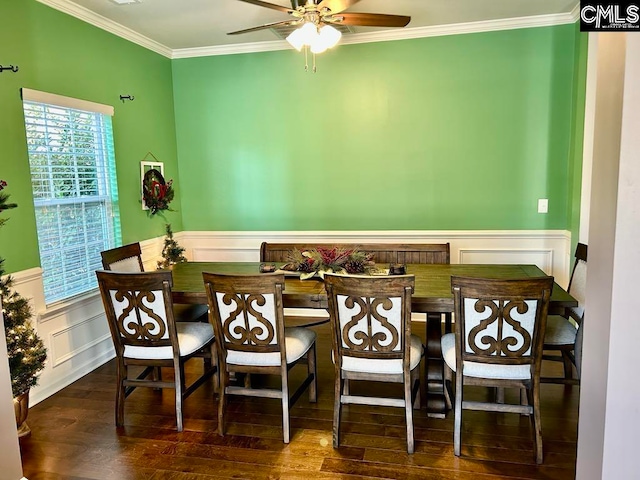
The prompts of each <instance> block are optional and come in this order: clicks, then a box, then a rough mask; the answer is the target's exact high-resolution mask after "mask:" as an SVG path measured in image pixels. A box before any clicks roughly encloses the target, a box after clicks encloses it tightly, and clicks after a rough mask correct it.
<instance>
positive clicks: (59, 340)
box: [12, 230, 571, 405]
mask: <svg viewBox="0 0 640 480" xmlns="http://www.w3.org/2000/svg"><path fill="white" fill-rule="evenodd" d="M175 239H176V240H177V241H178V243H179V244H180V245H181V246H182V247H184V248H185V249H186V252H185V254H186V256H187V258H188V259H189V260H192V261H254V262H257V261H258V260H259V258H260V244H261V243H262V242H263V241H266V242H282V243H301V242H308V243H354V244H358V243H445V242H449V243H450V245H451V263H526V264H536V265H538V266H539V267H540V268H541V269H542V270H543V271H545V272H546V273H547V274H549V275H553V276H554V277H555V278H556V281H557V282H558V283H559V284H560V285H562V286H566V285H567V282H568V278H569V266H570V262H571V252H570V248H571V246H570V245H571V238H570V233H569V232H567V231H557V230H544V231H439V232H431V231H373V232H370V231H367V232H179V233H177V234H175ZM140 243H141V247H142V257H143V263H144V265H145V269H146V270H154V269H155V268H156V261H157V260H158V259H159V258H160V254H161V251H162V245H163V237H158V238H154V239H149V240H145V241H142V242H140ZM12 276H13V278H14V287H15V289H16V291H18V292H19V293H20V294H21V295H23V296H24V297H26V298H30V299H31V302H32V306H33V311H34V312H35V315H34V319H33V323H34V327H35V328H36V329H37V331H38V333H39V335H40V336H41V337H42V339H43V341H44V343H45V345H46V347H47V349H48V353H49V359H48V361H47V365H46V367H45V370H44V371H43V372H42V374H41V376H40V381H39V385H38V386H37V387H35V388H34V389H32V391H31V397H30V402H31V404H32V405H35V404H36V403H38V402H40V401H42V400H44V399H45V398H47V397H48V396H50V395H52V394H54V393H55V392H57V391H58V390H60V389H62V388H64V387H65V386H67V385H69V384H71V383H72V382H74V381H75V380H77V379H79V378H80V377H82V376H83V375H85V374H87V373H89V372H90V371H92V370H94V369H95V368H97V367H99V366H100V365H103V364H104V363H105V362H107V361H108V360H110V359H111V358H113V356H114V351H113V345H112V343H111V338H110V334H109V329H108V326H107V323H106V320H105V318H104V310H103V307H102V301H101V299H100V295H99V294H98V292H97V290H96V291H95V292H92V293H90V294H87V295H83V296H79V297H76V298H74V299H72V300H69V301H66V302H61V303H57V304H54V305H50V306H48V307H47V306H45V303H44V293H43V287H42V271H41V270H40V269H39V268H33V269H29V270H25V271H22V272H17V273H14V274H12ZM289 313H302V312H298V311H290V312H289ZM306 313H308V312H306ZM323 313H324V312H318V311H313V312H311V314H312V315H314V314H315V315H323ZM324 314H325V315H326V313H324Z"/></svg>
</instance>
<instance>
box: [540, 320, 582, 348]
mask: <svg viewBox="0 0 640 480" xmlns="http://www.w3.org/2000/svg"><path fill="white" fill-rule="evenodd" d="M577 333H578V329H577V328H576V326H575V325H574V324H573V323H571V322H570V321H569V320H567V319H566V318H564V317H563V316H561V315H549V316H548V317H547V329H546V331H545V334H544V343H545V345H573V344H574V343H575V342H576V334H577Z"/></svg>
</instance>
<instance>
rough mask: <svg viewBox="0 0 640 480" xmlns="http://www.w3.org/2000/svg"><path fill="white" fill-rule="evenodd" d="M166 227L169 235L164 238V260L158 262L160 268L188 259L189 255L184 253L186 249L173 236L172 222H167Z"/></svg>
mask: <svg viewBox="0 0 640 480" xmlns="http://www.w3.org/2000/svg"><path fill="white" fill-rule="evenodd" d="M165 229H166V233H167V236H166V237H165V239H164V247H163V248H162V258H163V260H162V261H159V262H158V269H161V268H168V267H170V266H171V265H174V264H176V263H182V262H186V261H187V257H185V256H184V255H183V253H184V251H185V249H184V248H182V247H181V246H180V245H178V242H176V241H175V240H174V238H173V231H172V230H171V224H170V223H167V224H166V226H165Z"/></svg>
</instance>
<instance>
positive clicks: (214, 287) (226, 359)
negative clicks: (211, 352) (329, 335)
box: [202, 272, 318, 443]
mask: <svg viewBox="0 0 640 480" xmlns="http://www.w3.org/2000/svg"><path fill="white" fill-rule="evenodd" d="M202 277H203V279H204V284H205V290H206V292H207V298H208V301H209V312H210V314H209V320H210V322H211V324H212V325H213V327H214V330H215V332H216V338H217V339H218V365H219V367H220V400H219V403H218V433H219V434H220V435H224V433H225V411H226V406H227V395H245V396H250V397H264V398H278V399H280V401H281V404H282V436H283V440H284V443H289V438H290V427H289V410H290V409H291V408H292V407H293V405H294V404H295V402H296V401H297V400H298V398H299V397H300V396H301V395H302V392H303V391H304V390H305V389H306V388H307V387H308V388H309V401H310V402H316V399H317V384H318V374H317V370H316V332H314V331H313V330H311V329H308V328H303V327H289V328H285V326H284V314H283V307H282V291H283V290H284V275H283V274H279V273H263V274H258V275H223V274H214V273H206V272H205V273H203V274H202ZM296 364H306V365H307V376H306V378H305V379H304V381H303V382H302V383H301V384H300V385H299V386H298V388H297V389H296V390H295V392H294V393H293V395H291V396H290V395H289V373H288V372H289V370H290V369H291V368H292V367H293V366H295V365H296ZM236 373H241V374H265V375H277V376H279V377H280V379H281V388H280V389H274V388H251V382H250V381H248V382H245V385H244V386H237V385H231V384H230V382H229V378H230V374H236ZM247 378H248V377H247Z"/></svg>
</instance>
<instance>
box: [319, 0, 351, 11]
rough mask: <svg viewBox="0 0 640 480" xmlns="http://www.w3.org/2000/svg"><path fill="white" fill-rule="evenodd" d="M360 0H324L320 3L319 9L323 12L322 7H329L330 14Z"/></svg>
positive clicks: (343, 9)
mask: <svg viewBox="0 0 640 480" xmlns="http://www.w3.org/2000/svg"><path fill="white" fill-rule="evenodd" d="M359 1H360V0H322V1H321V2H320V3H319V4H318V11H319V12H322V9H324V8H328V9H329V10H330V12H329V13H330V14H334V13H340V12H343V11H345V10H346V9H347V8H349V7H351V6H352V5H355V4H356V3H358V2H359Z"/></svg>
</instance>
